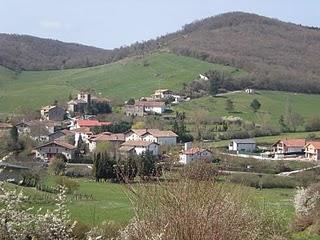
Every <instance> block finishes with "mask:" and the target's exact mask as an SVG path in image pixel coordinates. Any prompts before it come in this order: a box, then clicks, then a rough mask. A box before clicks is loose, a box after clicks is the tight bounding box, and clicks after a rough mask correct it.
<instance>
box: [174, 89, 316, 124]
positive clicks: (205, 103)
mask: <svg viewBox="0 0 320 240" xmlns="http://www.w3.org/2000/svg"><path fill="white" fill-rule="evenodd" d="M255 98H256V99H258V101H259V102H260V103H261V108H260V110H259V111H258V112H257V113H254V112H253V111H252V109H251V108H250V103H251V102H252V100H253V99H255ZM227 99H231V100H232V101H233V103H234V112H232V113H229V112H227V111H226V110H225V104H226V100H227ZM319 101H320V95H317V94H300V93H288V92H277V91H259V92H257V94H254V95H250V94H246V93H244V92H236V93H233V94H228V95H225V96H223V97H211V96H208V97H202V98H199V99H195V100H192V101H190V102H186V103H183V104H180V105H177V106H176V107H174V110H176V111H181V112H186V114H187V116H188V115H189V116H190V115H192V112H194V110H195V109H203V110H206V111H207V113H208V115H209V117H221V116H234V117H240V118H242V119H244V120H247V121H254V122H256V123H270V124H273V125H278V122H279V118H280V116H281V115H282V114H283V113H284V111H285V108H286V104H287V102H290V104H291V106H292V109H293V110H294V111H295V112H298V113H299V114H301V115H302V116H303V117H305V118H308V117H310V116H320V112H319V111H315V110H314V109H315V108H314V107H315V105H316V103H317V102H319Z"/></svg>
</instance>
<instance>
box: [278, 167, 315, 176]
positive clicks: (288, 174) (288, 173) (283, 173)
mask: <svg viewBox="0 0 320 240" xmlns="http://www.w3.org/2000/svg"><path fill="white" fill-rule="evenodd" d="M317 168H320V165H317V166H314V167H309V168H304V169H299V170H294V171H291V172H282V173H278V174H277V175H278V176H285V177H288V176H290V175H292V174H295V173H300V172H304V171H309V170H312V169H317Z"/></svg>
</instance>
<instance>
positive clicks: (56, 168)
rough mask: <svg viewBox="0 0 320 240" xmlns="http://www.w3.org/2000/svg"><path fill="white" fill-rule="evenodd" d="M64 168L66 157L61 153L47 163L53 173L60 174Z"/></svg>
mask: <svg viewBox="0 0 320 240" xmlns="http://www.w3.org/2000/svg"><path fill="white" fill-rule="evenodd" d="M65 169H66V157H65V156H64V155H62V154H59V155H57V156H55V157H54V158H53V159H52V160H51V161H50V164H49V168H48V170H49V172H50V173H51V174H53V175H62V174H63V173H64V171H65Z"/></svg>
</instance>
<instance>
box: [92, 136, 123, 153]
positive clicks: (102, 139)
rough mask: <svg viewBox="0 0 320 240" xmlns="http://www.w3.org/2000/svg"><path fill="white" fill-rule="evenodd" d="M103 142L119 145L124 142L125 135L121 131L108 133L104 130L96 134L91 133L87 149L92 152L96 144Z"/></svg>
mask: <svg viewBox="0 0 320 240" xmlns="http://www.w3.org/2000/svg"><path fill="white" fill-rule="evenodd" d="M103 142H109V143H111V144H112V145H113V146H115V147H119V146H120V145H121V144H122V143H124V142H125V135H124V134H123V133H117V134H114V133H109V132H104V133H100V134H98V135H92V136H91V137H90V138H89V151H90V152H94V151H95V149H96V147H97V144H99V143H103Z"/></svg>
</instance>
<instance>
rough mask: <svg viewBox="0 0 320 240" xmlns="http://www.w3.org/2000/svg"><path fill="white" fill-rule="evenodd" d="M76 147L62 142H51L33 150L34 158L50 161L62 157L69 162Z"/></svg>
mask: <svg viewBox="0 0 320 240" xmlns="http://www.w3.org/2000/svg"><path fill="white" fill-rule="evenodd" d="M75 149H76V147H75V146H73V145H71V144H69V143H66V142H62V141H53V142H49V143H46V144H44V145H41V146H39V147H36V148H35V153H36V158H40V159H42V160H50V159H52V158H53V157H55V156H57V155H60V154H62V155H64V156H65V157H66V159H68V160H70V159H72V158H73V157H74V152H75Z"/></svg>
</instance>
